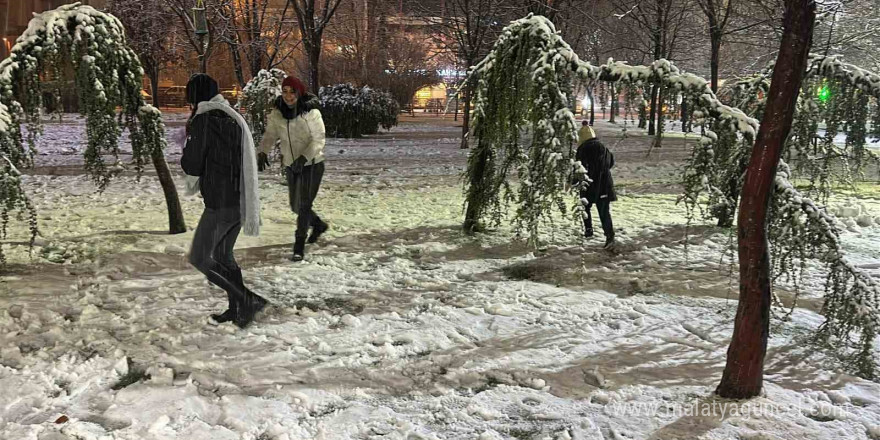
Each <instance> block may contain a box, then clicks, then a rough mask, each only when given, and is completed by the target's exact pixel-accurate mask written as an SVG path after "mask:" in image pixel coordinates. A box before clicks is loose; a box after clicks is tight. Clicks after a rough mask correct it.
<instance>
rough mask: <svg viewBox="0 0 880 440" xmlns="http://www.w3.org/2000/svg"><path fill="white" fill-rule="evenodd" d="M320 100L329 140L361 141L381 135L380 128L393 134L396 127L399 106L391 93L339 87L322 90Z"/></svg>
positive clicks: (368, 88) (346, 86)
mask: <svg viewBox="0 0 880 440" xmlns="http://www.w3.org/2000/svg"><path fill="white" fill-rule="evenodd" d="M318 97H319V98H320V99H321V113H322V114H323V116H324V125H325V126H326V128H327V135H329V136H333V137H344V138H352V137H360V136H363V135H365V134H376V133H378V132H379V127H380V126H381V127H382V128H384V129H386V130H390V129H391V127H394V126H395V125H397V114H398V113H400V105H399V104H398V103H397V101H395V100H394V98H393V97H392V96H391V94H390V93H388V92H384V91H381V90H376V89H373V88H370V87H363V88H361V89H358V88H356V87H354V86H353V85H351V84H336V85H334V86H328V87H321V90H320V92H319V94H318Z"/></svg>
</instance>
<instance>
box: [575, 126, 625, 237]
mask: <svg viewBox="0 0 880 440" xmlns="http://www.w3.org/2000/svg"><path fill="white" fill-rule="evenodd" d="M575 157H576V158H577V160H578V162H580V163H581V164H582V165H583V166H584V168H586V169H587V177H588V178H589V182H588V184H587V185H586V186H584V187H583V188H582V189H581V194H580V196H581V203H583V204H584V210H585V211H586V214H585V215H584V236H585V237H587V238H590V237H592V236H593V217H592V213H591V210H592V209H591V208H592V206H593V205H596V210H597V211H599V220H600V221H601V222H602V231H603V232H604V233H605V249H610V248H612V247H613V246H614V225H613V224H612V223H611V202H613V201H615V200H617V194H616V193H615V192H614V181H613V180H612V179H611V168H612V167H614V154H613V153H611V151H609V150H608V149H607V148H605V146H604V145H602V142H599V139H597V138H596V132H594V131H593V128H592V127H590V126H589V125H588V124H587V122H586V121H584V123H583V126H582V127H581V129H580V130H578V149H577V153H576V156H575Z"/></svg>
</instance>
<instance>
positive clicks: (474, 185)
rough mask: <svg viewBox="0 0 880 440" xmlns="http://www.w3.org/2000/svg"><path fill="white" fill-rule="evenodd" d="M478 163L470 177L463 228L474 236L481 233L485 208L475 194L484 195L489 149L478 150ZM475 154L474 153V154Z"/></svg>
mask: <svg viewBox="0 0 880 440" xmlns="http://www.w3.org/2000/svg"><path fill="white" fill-rule="evenodd" d="M478 151H479V153H478V154H479V156H477V163H476V165H475V166H474V172H473V174H471V175H470V182H468V195H467V210H466V211H465V214H464V224H463V225H462V228H463V229H464V232H465V233H467V234H473V233H474V232H479V231H480V226H479V219H480V214H481V211H482V210H483V207H482V206H481V205H480V203H478V202H477V201H476V200H473V199H476V198H477V197H475V196H474V195H475V194H482V192H483V185H484V184H485V179H486V178H485V176H484V174H486V164H487V163H488V162H489V149H488V148H481V149H478ZM472 154H473V153H472Z"/></svg>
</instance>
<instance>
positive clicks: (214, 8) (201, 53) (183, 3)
mask: <svg viewBox="0 0 880 440" xmlns="http://www.w3.org/2000/svg"><path fill="white" fill-rule="evenodd" d="M227 1H231V0H204V2H203V4H204V6H205V12H206V17H207V20H208V29H207V31H208V33H207V34H204V35H196V23H195V22H194V21H193V14H192V9H193V7H195V6H196V4H197V2H198V0H159V2H160V3H159V4H161V5H164V6H165V7H167V8H168V9H169V10H170V11H171V12H172V14H173V16H174V17H177V23H178V25H179V27H180V33H181V34H182V37H183V38H182V39H183V41H184V42H185V45H188V46H189V47H190V48H192V50H193V51H194V52H195V53H196V54H197V55H198V57H199V71H200V72H203V73H204V72H207V70H208V59H209V58H210V57H211V54H212V53H213V52H214V49H215V46H214V43H215V41H216V39H217V38H216V37H217V36H216V32H217V31H216V24H217V23H218V22H219V21H220V20H221V17H220V15H219V13H220V11H221V10H222V9H223V7H224V4H225V3H226V2H227ZM145 3H150V2H145ZM156 6H158V5H154V7H156Z"/></svg>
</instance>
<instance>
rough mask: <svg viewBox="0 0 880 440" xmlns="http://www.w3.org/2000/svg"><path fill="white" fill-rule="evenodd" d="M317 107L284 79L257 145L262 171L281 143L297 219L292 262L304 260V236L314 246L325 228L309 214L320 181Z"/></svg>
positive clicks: (293, 80) (302, 87) (317, 103)
mask: <svg viewBox="0 0 880 440" xmlns="http://www.w3.org/2000/svg"><path fill="white" fill-rule="evenodd" d="M319 107H320V101H319V100H318V97H317V96H315V95H313V94H311V93H308V92H307V91H306V86H305V84H303V83H302V81H300V80H298V79H296V78H295V77H292V76H288V77H287V78H285V79H284V81H283V82H282V83H281V96H279V97H278V99H277V100H276V101H275V108H274V109H273V110H272V112H271V113H270V114H269V117H268V121H267V124H266V133H265V134H264V135H263V140H262V142H261V143H260V154H259V160H258V163H259V167H260V171H263V170H264V169H266V168H267V167H268V166H269V156H268V154H269V153H270V152H271V151H272V148H273V147H274V145H275V143H276V142H278V141H280V142H281V146H280V149H281V162H282V166H284V168H285V170H284V171H285V174H286V175H287V192H288V199H289V201H290V209H291V210H292V211H293V212H294V213H295V214H296V215H297V219H296V232H295V233H294V242H293V256H292V258H291V259H292V260H293V261H301V260H302V259H303V258H305V247H306V240H307V238H306V237H307V236H308V242H309V243H315V242H316V241H318V237H320V236H321V234H323V233H324V232H326V231H327V229H328V228H329V225H327V223H325V222H324V221H323V220H321V218H320V217H319V216H318V214H317V213H315V211H314V210H312V205H313V204H314V202H315V198H316V197H317V196H318V189H319V188H320V187H321V180H322V179H323V177H324V142H325V134H324V119H323V118H322V116H321V110H320V109H319ZM310 228H311V230H312V232H311V234H309V229H310Z"/></svg>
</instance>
